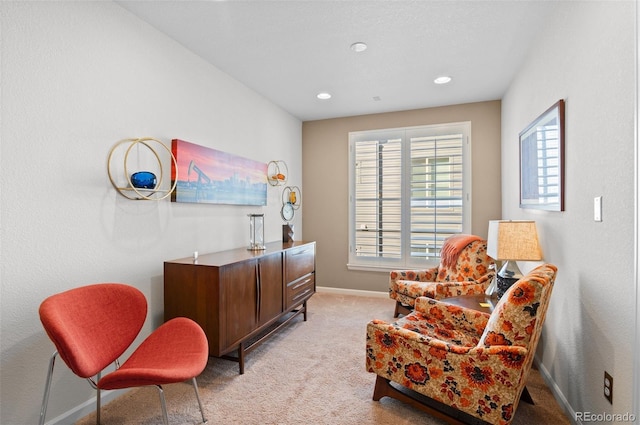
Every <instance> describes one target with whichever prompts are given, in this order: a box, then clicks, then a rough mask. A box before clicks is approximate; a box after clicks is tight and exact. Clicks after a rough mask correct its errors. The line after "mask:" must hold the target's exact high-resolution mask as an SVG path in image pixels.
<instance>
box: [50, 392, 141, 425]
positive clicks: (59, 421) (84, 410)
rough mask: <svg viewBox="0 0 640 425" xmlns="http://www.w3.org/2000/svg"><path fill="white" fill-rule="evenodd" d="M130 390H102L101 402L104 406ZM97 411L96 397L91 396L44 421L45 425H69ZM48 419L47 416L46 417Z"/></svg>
mask: <svg viewBox="0 0 640 425" xmlns="http://www.w3.org/2000/svg"><path fill="white" fill-rule="evenodd" d="M127 391H129V390H113V391H102V399H101V402H102V403H101V404H102V405H103V406H104V405H105V404H107V403H109V402H110V401H113V400H115V399H116V398H117V397H120V396H121V395H123V394H124V393H126V392H127ZM95 411H96V398H95V397H91V398H90V399H89V400H87V401H85V402H84V403H82V404H79V405H77V406H76V407H74V408H73V409H70V410H67V411H66V412H64V413H62V414H61V415H58V416H56V417H55V418H53V419H50V420H48V421H47V422H45V423H44V425H68V424H73V423H76V422H77V421H79V420H80V419H82V418H84V417H85V416H87V415H88V414H90V413H93V412H95ZM45 419H46V418H45Z"/></svg>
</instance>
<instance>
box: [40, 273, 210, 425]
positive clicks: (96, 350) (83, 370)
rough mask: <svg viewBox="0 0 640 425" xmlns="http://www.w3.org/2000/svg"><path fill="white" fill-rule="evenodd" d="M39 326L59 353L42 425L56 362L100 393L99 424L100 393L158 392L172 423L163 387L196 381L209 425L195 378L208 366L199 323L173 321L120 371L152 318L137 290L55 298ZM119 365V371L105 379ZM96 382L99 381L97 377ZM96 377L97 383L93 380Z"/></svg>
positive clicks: (105, 289) (102, 288)
mask: <svg viewBox="0 0 640 425" xmlns="http://www.w3.org/2000/svg"><path fill="white" fill-rule="evenodd" d="M39 313H40V320H41V321H42V324H43V326H44V329H45V331H46V332H47V334H48V335H49V338H51V341H52V342H53V343H54V345H55V347H56V351H55V352H54V353H53V355H52V356H51V359H50V361H49V370H48V374H47V381H46V385H45V392H44V398H43V400H42V409H41V411H40V424H41V425H42V424H44V419H45V416H46V412H47V404H48V400H49V392H50V389H51V379H52V376H53V368H54V364H55V359H56V356H57V355H58V354H59V355H60V358H61V359H62V360H63V361H64V362H65V363H66V365H67V366H68V367H69V369H71V370H72V371H73V373H75V374H76V375H77V376H79V377H81V378H86V379H87V380H88V381H89V384H90V385H91V386H92V387H93V388H95V389H96V390H97V410H96V423H97V424H98V425H99V424H100V390H114V389H122V388H130V387H141V386H147V385H152V386H155V387H156V388H157V389H158V391H159V394H160V402H161V406H162V414H163V421H164V424H165V425H167V424H168V423H169V419H168V415H167V408H166V403H165V398H164V393H163V390H162V385H165V384H171V383H177V382H182V381H186V380H191V383H192V384H193V387H194V389H195V392H196V398H197V401H198V405H199V407H200V412H201V414H202V421H203V422H206V421H207V420H206V418H205V415H204V410H203V409H202V403H201V402H200V396H199V394H198V386H197V383H196V378H195V377H196V376H197V375H199V374H200V373H201V372H202V371H203V370H204V368H205V367H206V365H207V360H208V356H209V345H208V342H207V337H206V335H205V334H204V331H203V330H202V329H201V328H200V326H199V325H198V324H197V323H195V322H194V321H192V320H190V319H187V318H184V317H179V318H175V319H172V320H170V321H168V322H166V323H164V324H163V325H161V326H160V327H159V328H158V329H156V330H155V331H154V332H153V333H152V334H151V335H149V336H148V337H147V338H146V339H145V340H144V341H143V342H142V344H140V346H139V347H138V348H137V349H136V350H135V351H134V352H133V354H131V356H130V357H129V358H128V359H127V360H126V361H125V362H124V363H123V364H122V366H120V365H119V362H118V358H119V357H120V356H121V355H122V354H123V353H124V352H125V351H126V350H127V349H128V348H129V347H130V346H131V344H132V343H133V341H134V340H135V339H136V337H137V336H138V333H139V332H140V329H142V325H143V324H144V322H145V318H146V316H147V301H146V299H145V297H144V295H143V294H142V292H140V291H139V290H138V289H136V288H134V287H132V286H128V285H123V284H119V283H103V284H96V285H89V286H83V287H80V288H76V289H72V290H69V291H66V292H62V293H60V294H56V295H52V296H50V297H49V298H47V299H45V300H44V301H43V302H42V304H41V305H40V311H39ZM111 363H115V365H116V370H115V371H112V372H110V373H107V374H106V375H104V376H103V377H102V378H100V375H101V372H102V371H103V370H104V369H105V368H106V367H107V366H109V365H110V364H111ZM96 376H97V377H96ZM94 377H96V379H94Z"/></svg>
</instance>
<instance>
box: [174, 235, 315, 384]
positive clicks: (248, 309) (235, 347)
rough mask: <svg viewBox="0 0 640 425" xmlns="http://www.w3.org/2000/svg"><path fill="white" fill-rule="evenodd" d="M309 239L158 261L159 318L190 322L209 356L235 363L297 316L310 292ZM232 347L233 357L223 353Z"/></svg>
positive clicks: (312, 262) (312, 267) (304, 308)
mask: <svg viewBox="0 0 640 425" xmlns="http://www.w3.org/2000/svg"><path fill="white" fill-rule="evenodd" d="M315 255H316V244H315V242H290V243H283V242H272V243H268V244H267V245H266V249H265V250H264V251H250V250H248V249H246V248H238V249H233V250H229V251H223V252H216V253H212V254H204V255H202V254H201V255H200V256H199V257H198V259H197V261H194V259H193V258H191V257H189V258H182V259H178V260H173V261H165V263H164V320H165V321H167V320H169V319H172V318H174V317H178V316H184V317H189V318H190V319H193V320H195V321H196V322H198V323H199V324H200V326H202V329H204V331H205V333H206V335H207V338H208V340H209V354H210V355H212V356H216V357H223V358H226V359H230V360H234V361H237V362H238V363H239V365H240V373H241V374H242V373H244V356H245V354H246V353H248V352H250V351H251V350H252V349H253V348H255V347H256V346H257V345H258V344H259V343H260V342H262V341H264V339H266V338H267V337H269V336H270V335H271V334H272V333H273V332H275V331H276V330H278V329H279V328H280V327H282V326H284V325H286V324H287V323H288V322H289V321H291V320H292V319H294V318H295V317H296V316H298V315H299V314H303V317H304V320H305V321H306V320H307V300H308V299H309V298H310V297H311V296H312V295H313V294H314V293H315V290H316V283H315V258H316V256H315ZM233 351H236V352H237V356H230V355H229V353H231V352H233Z"/></svg>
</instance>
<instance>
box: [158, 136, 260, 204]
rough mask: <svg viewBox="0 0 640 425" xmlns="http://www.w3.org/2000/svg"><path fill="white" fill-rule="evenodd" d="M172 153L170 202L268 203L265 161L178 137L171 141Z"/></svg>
mask: <svg viewBox="0 0 640 425" xmlns="http://www.w3.org/2000/svg"><path fill="white" fill-rule="evenodd" d="M171 152H172V153H173V155H174V156H175V158H176V164H177V165H175V166H172V167H171V181H172V184H173V182H175V180H176V176H177V182H176V183H175V190H174V191H173V193H172V194H171V200H172V201H173V202H191V203H202V204H230V205H267V164H266V163H263V162H259V161H254V160H251V159H247V158H243V157H241V156H237V155H232V154H230V153H226V152H222V151H219V150H216V149H211V148H208V147H205V146H200V145H197V144H195V143H190V142H186V141H184V140H179V139H174V140H172V141H171ZM176 167H177V169H176Z"/></svg>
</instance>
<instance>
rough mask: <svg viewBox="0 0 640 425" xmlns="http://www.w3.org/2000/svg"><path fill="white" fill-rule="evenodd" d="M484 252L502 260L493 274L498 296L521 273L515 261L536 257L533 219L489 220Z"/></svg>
mask: <svg viewBox="0 0 640 425" xmlns="http://www.w3.org/2000/svg"><path fill="white" fill-rule="evenodd" d="M487 255H489V256H490V257H491V258H493V259H494V260H496V261H503V265H502V268H500V270H499V271H498V273H497V274H496V282H497V288H496V293H497V295H498V297H502V295H503V294H504V293H505V292H506V291H507V289H509V287H510V286H511V285H513V284H514V283H516V282H517V281H518V279H520V278H521V277H522V272H521V271H520V268H519V267H518V263H516V261H540V260H542V250H541V249H540V244H539V243H538V232H537V230H536V222H535V221H528V220H491V221H489V235H488V237H487Z"/></svg>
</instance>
